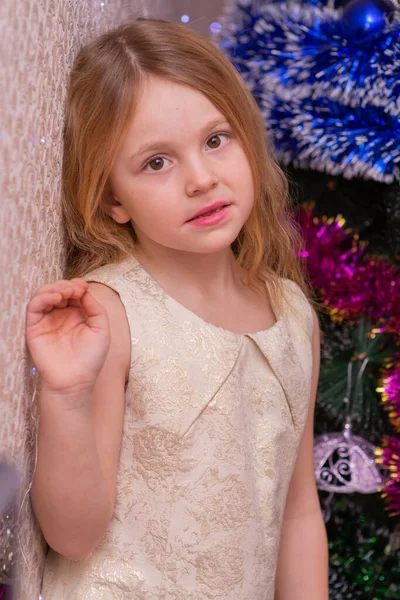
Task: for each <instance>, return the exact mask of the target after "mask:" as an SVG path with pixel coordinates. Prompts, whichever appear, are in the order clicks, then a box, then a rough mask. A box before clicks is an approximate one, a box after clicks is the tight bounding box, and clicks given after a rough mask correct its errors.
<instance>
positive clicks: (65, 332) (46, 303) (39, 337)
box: [26, 279, 110, 394]
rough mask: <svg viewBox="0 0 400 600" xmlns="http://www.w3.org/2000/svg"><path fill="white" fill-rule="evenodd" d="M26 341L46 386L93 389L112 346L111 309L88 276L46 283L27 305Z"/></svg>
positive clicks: (67, 390)
mask: <svg viewBox="0 0 400 600" xmlns="http://www.w3.org/2000/svg"><path fill="white" fill-rule="evenodd" d="M26 341H27V345H28V349H29V352H30V354H31V357H32V361H33V364H34V366H35V367H36V369H37V370H38V372H39V374H40V378H41V383H42V389H47V390H49V391H52V392H54V393H66V394H68V393H73V392H79V391H84V390H88V389H91V388H92V387H93V386H94V383H95V381H96V378H97V376H98V374H99V372H100V370H101V368H102V366H103V364H104V361H105V358H106V356H107V352H108V349H109V346H110V329H109V323H108V316H107V312H106V310H105V309H104V308H103V307H102V306H101V305H100V304H99V303H98V302H97V301H96V300H95V299H94V298H93V296H92V295H91V294H90V292H89V291H88V284H87V282H86V281H84V280H83V279H71V280H59V281H56V282H55V283H50V284H47V285H44V286H42V287H41V288H39V289H38V290H37V291H36V293H35V294H34V295H33V297H32V299H31V300H30V302H29V304H28V306H27V310H26Z"/></svg>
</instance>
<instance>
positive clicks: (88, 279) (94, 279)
mask: <svg viewBox="0 0 400 600" xmlns="http://www.w3.org/2000/svg"><path fill="white" fill-rule="evenodd" d="M84 279H85V281H86V282H87V283H100V284H101V285H104V286H106V287H108V288H109V289H110V290H112V291H113V292H115V293H116V294H118V296H119V299H120V302H121V304H122V306H123V309H124V312H125V316H126V321H127V323H128V330H129V341H130V360H129V369H128V378H127V380H126V382H125V391H126V388H127V387H128V384H129V380H130V376H131V369H132V328H131V322H130V319H129V313H128V306H127V301H126V299H124V297H123V294H121V290H119V289H117V287H115V286H114V285H113V282H111V283H110V282H107V281H105V280H104V279H101V277H96V276H95V275H93V277H92V276H91V275H90V274H89V276H88V277H84Z"/></svg>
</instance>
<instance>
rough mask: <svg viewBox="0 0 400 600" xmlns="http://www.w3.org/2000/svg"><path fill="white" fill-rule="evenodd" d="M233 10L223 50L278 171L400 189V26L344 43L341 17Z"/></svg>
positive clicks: (314, 10)
mask: <svg viewBox="0 0 400 600" xmlns="http://www.w3.org/2000/svg"><path fill="white" fill-rule="evenodd" d="M315 4H316V3H315V2H313V1H308V2H306V3H305V4H294V3H291V4H287V3H284V2H277V3H270V2H262V1H258V2H257V1H254V2H250V1H249V0H236V1H235V2H233V3H232V4H231V7H230V9H229V10H228V12H227V15H226V17H225V19H224V27H223V29H222V34H221V39H220V42H221V47H222V49H223V50H224V51H225V53H226V54H227V55H228V56H229V57H230V59H231V60H232V61H233V63H234V64H235V66H236V68H237V69H238V71H239V72H240V73H241V74H242V77H243V79H244V81H245V82H246V84H247V86H248V87H249V89H250V90H251V91H252V93H253V94H254V95H255V97H256V99H257V101H258V103H259V106H260V108H261V111H262V113H263V115H264V118H265V123H266V127H267V129H268V131H269V132H270V134H271V136H272V138H273V141H274V143H275V146H276V149H277V155H278V158H280V159H281V160H283V161H284V162H285V163H289V162H291V163H293V164H294V165H297V166H302V167H310V168H313V169H316V170H321V171H326V172H329V173H332V174H342V175H344V176H345V177H348V178H350V177H356V176H357V177H364V178H372V179H375V180H377V181H384V182H387V183H391V182H393V181H394V180H395V179H400V170H399V165H400V18H399V16H398V14H397V15H395V16H394V17H393V18H392V19H391V22H389V21H387V22H386V25H385V26H384V28H383V29H382V30H381V31H377V32H375V34H374V35H371V36H369V37H368V36H366V37H365V38H363V39H346V38H345V37H344V34H343V28H342V22H341V20H340V17H341V14H342V13H341V10H337V9H335V10H333V9H329V8H327V7H326V6H324V5H323V4H321V3H319V5H318V6H316V5H315Z"/></svg>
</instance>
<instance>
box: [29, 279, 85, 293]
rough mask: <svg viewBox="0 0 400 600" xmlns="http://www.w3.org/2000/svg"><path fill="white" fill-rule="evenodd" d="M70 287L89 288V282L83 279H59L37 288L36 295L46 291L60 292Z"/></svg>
mask: <svg viewBox="0 0 400 600" xmlns="http://www.w3.org/2000/svg"><path fill="white" fill-rule="evenodd" d="M70 287H72V288H74V289H80V290H82V291H83V290H87V288H88V284H87V282H86V281H84V280H83V279H79V278H76V279H59V280H58V281H54V282H52V283H47V284H45V285H43V286H41V287H40V288H39V289H38V290H36V292H35V294H34V295H37V294H42V293H45V292H60V291H61V290H65V289H69V288H70Z"/></svg>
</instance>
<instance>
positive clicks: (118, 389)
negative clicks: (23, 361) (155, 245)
mask: <svg viewBox="0 0 400 600" xmlns="http://www.w3.org/2000/svg"><path fill="white" fill-rule="evenodd" d="M89 290H90V295H91V296H92V298H95V300H97V301H98V303H99V304H100V305H101V307H103V309H105V312H106V316H107V315H108V321H109V329H110V332H111V337H110V343H109V348H108V352H107V354H106V357H105V359H104V363H103V366H102V367H101V369H100V371H99V373H98V375H97V377H96V378H95V379H94V381H93V384H92V385H88V382H85V384H82V385H81V386H77V385H74V386H73V387H71V386H67V387H64V388H63V389H61V388H58V387H56V386H55V385H54V381H53V380H52V381H51V384H50V383H49V380H50V377H51V376H50V373H49V374H48V375H47V374H46V373H45V374H44V379H42V391H41V395H40V431H39V440H38V460H37V468H36V472H35V475H34V479H33V485H32V503H33V508H34V511H35V514H36V517H37V519H38V521H39V524H40V527H41V529H42V531H43V534H44V536H45V538H46V540H47V542H48V543H49V545H50V546H51V547H52V548H53V549H54V550H56V551H57V552H59V553H61V554H63V555H64V556H66V557H67V558H69V559H71V560H79V559H81V558H83V557H84V556H85V555H87V554H88V553H90V552H91V551H92V550H93V548H94V547H95V546H96V545H97V544H98V543H99V541H100V539H101V537H102V536H103V535H104V533H105V530H106V528H107V526H108V524H109V522H110V520H111V518H112V513H113V506H114V501H115V487H116V474H117V465H118V456H119V450H120V443H121V435H122V423H123V410H124V388H125V381H126V376H127V371H128V367H129V360H130V340H129V337H130V336H129V328H128V324H127V321H126V315H125V312H124V309H123V306H122V303H121V302H120V300H119V297H118V295H117V294H116V293H115V292H113V291H112V290H111V289H109V288H107V287H106V286H103V285H101V284H89ZM64 303H65V302H64ZM95 344H96V340H93V341H92V345H89V346H88V347H89V349H90V348H94V345H95ZM28 345H29V344H28ZM32 354H33V359H34V357H35V347H34V345H33V352H32ZM61 356H62V354H61ZM65 358H66V357H65V356H64V361H63V363H67V364H63V365H61V367H64V368H67V369H70V371H72V373H74V372H75V370H76V369H74V368H73V365H76V362H74V359H75V361H77V357H76V355H74V359H71V361H70V362H69V363H68V361H66V360H65ZM60 360H61V359H60ZM34 362H35V360H34ZM61 367H60V368H61ZM43 370H44V368H43ZM55 370H56V369H55V368H53V373H54V371H55ZM39 372H40V369H39ZM77 379H79V377H77V378H75V379H74V377H73V376H72V380H74V381H75V383H76V381H77Z"/></svg>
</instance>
